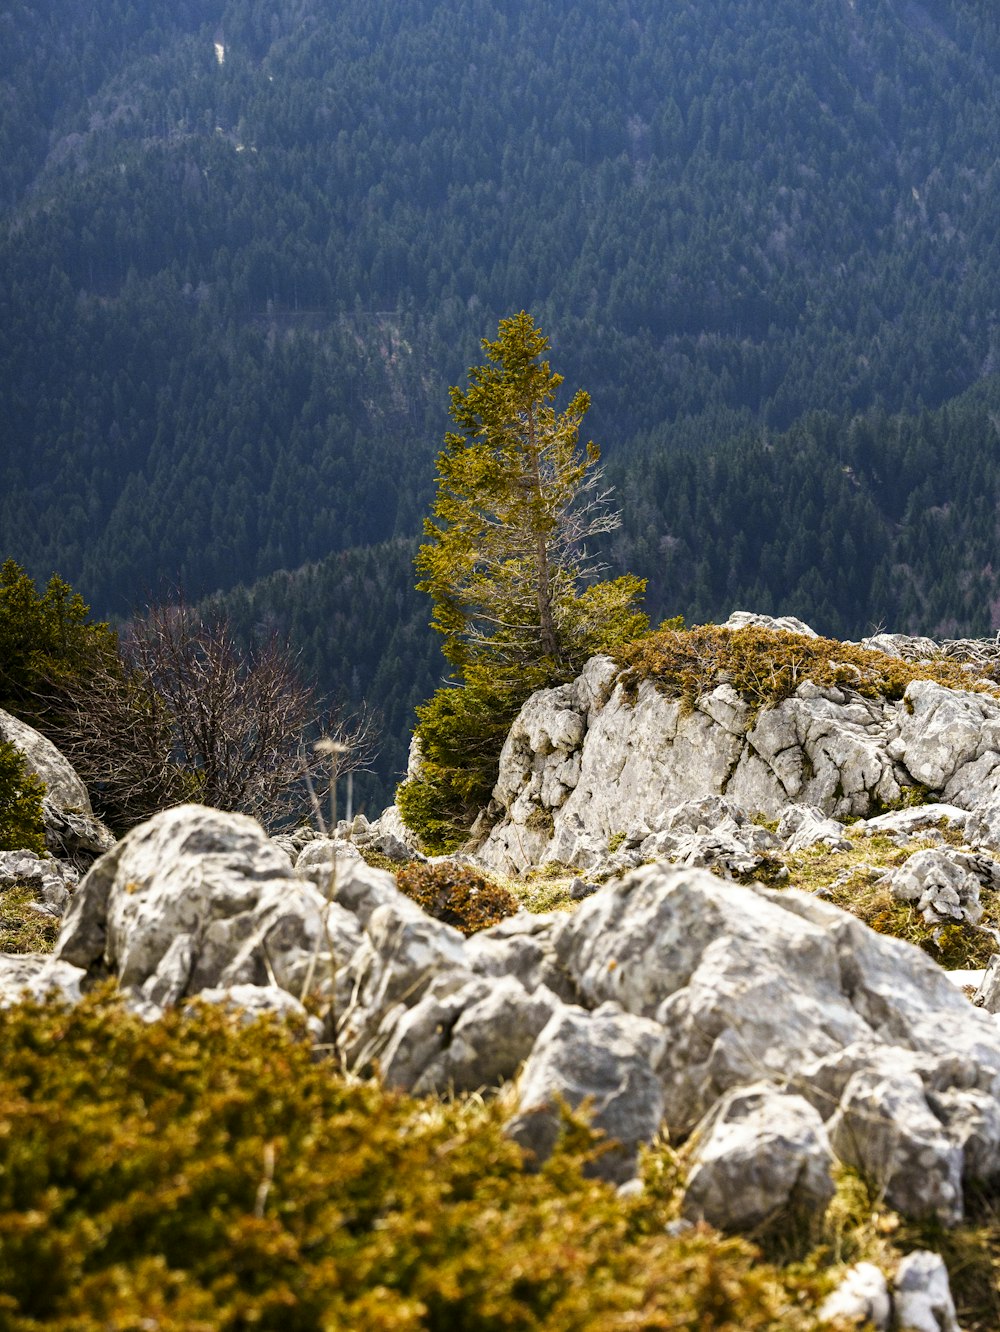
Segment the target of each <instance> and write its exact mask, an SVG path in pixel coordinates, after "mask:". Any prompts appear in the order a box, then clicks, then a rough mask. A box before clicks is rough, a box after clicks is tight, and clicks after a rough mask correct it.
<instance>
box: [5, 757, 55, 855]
mask: <svg viewBox="0 0 1000 1332" xmlns="http://www.w3.org/2000/svg"><path fill="white" fill-rule="evenodd" d="M44 795H45V783H44V782H43V781H42V780H41V778H39V777H36V776H35V774H34V773H31V772H28V769H27V764H26V763H25V760H24V755H23V754H22V753H21V751H20V750H19V749H17V748H16V747H15V746H14V745H12V744H8V743H7V741H6V740H0V851H20V850H25V851H36V852H39V853H41V852H43V851H44V850H45V826H44V823H43V820H42V797H43V796H44Z"/></svg>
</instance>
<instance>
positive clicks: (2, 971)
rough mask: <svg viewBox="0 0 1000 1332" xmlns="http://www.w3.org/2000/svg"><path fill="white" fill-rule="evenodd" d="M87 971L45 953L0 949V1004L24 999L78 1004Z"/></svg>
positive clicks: (4, 1006)
mask: <svg viewBox="0 0 1000 1332" xmlns="http://www.w3.org/2000/svg"><path fill="white" fill-rule="evenodd" d="M85 979H86V973H85V972H83V971H82V970H81V969H80V968H79V967H74V966H71V965H70V964H69V963H68V962H59V961H56V960H55V959H53V957H52V956H51V954H48V953H0V1008H7V1007H8V1006H9V1005H10V1004H17V1003H21V1002H22V1001H23V1000H25V999H30V1000H33V1001H34V1002H35V1003H42V1002H44V1001H45V1000H53V999H54V1000H57V1001H59V1002H61V1003H66V1004H77V1003H79V1002H80V998H81V996H82V994H83V982H84V981H85Z"/></svg>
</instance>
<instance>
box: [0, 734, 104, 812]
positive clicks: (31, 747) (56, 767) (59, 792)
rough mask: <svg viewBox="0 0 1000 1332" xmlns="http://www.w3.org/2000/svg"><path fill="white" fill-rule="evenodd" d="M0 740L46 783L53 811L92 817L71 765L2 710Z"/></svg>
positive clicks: (41, 737)
mask: <svg viewBox="0 0 1000 1332" xmlns="http://www.w3.org/2000/svg"><path fill="white" fill-rule="evenodd" d="M0 739H2V740H6V741H7V743H8V744H11V745H13V746H14V748H15V749H18V750H20V752H21V753H22V754H23V755H24V758H25V762H26V764H27V767H28V771H29V772H33V773H34V774H35V776H36V777H40V778H41V779H42V781H43V782H44V783H45V791H46V794H47V796H48V798H49V799H50V800H51V801H52V804H53V805H54V806H55V808H56V809H60V810H74V811H75V812H77V813H79V814H88V815H91V816H93V813H94V811H93V809H92V808H91V805H90V796H89V795H88V794H87V788H86V787H85V786H84V784H83V782H82V781H81V780H80V778H79V777H78V776H77V774H76V770H75V769H74V767H73V765H72V764H71V763H70V762H69V760H68V759H66V758H64V757H63V755H62V754H60V752H59V750H58V749H56V747H55V745H54V744H53V743H52V741H51V740H48V739H47V738H46V737H45V736H44V735H42V734H41V732H40V731H36V730H35V728H34V727H33V726H29V725H28V723H27V722H23V721H21V720H20V719H19V718H18V717H14V716H12V715H11V714H10V713H9V712H5V711H4V710H3V709H2V708H0Z"/></svg>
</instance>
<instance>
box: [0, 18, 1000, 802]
mask: <svg viewBox="0 0 1000 1332" xmlns="http://www.w3.org/2000/svg"><path fill="white" fill-rule="evenodd" d="M998 142H1000V13H998V11H997V9H996V7H995V6H993V5H987V4H985V3H983V2H982V0H815V3H812V4H809V5H803V4H802V3H801V0H767V3H765V2H764V0H699V3H697V4H694V3H687V2H685V0H676V2H673V0H672V2H671V3H669V4H663V3H657V2H656V0H577V3H575V4H569V3H567V0H547V2H546V3H542V0H499V2H498V0H489V3H487V0H462V2H461V3H459V2H458V0H411V3H409V4H407V5H405V6H402V5H392V6H390V5H387V4H378V3H372V2H371V0H339V3H338V4H337V5H335V6H334V5H329V4H324V3H321V0H270V3H269V4H267V5H265V4H264V3H262V0H219V3H217V4H208V5H206V4H204V3H198V4H195V3H193V0H171V3H169V4H168V3H167V0H103V3H102V4H100V5H87V4H82V3H78V0H32V3H31V4H28V3H27V2H26V0H11V3H10V4H8V5H7V6H5V7H4V9H3V11H2V12H0V430H2V436H0V555H2V556H12V557H13V558H14V559H16V560H18V561H19V562H20V563H22V564H23V565H24V566H25V567H26V568H27V569H28V570H29V571H30V572H31V573H32V574H33V575H34V576H36V577H38V578H42V579H44V578H47V577H48V575H49V574H50V573H51V572H52V571H53V570H58V571H59V572H60V573H61V574H62V575H63V576H64V577H66V578H67V579H68V580H69V581H70V582H71V583H72V584H73V586H74V587H75V588H78V589H79V590H80V591H81V592H82V593H83V595H84V596H85V597H86V599H87V600H88V601H89V602H90V603H91V605H92V606H93V608H94V610H95V611H96V612H97V613H98V614H101V615H106V614H111V615H124V614H127V613H128V611H129V609H130V608H131V607H133V606H135V605H137V604H141V603H142V602H144V601H146V600H148V599H149V598H150V597H155V596H159V595H162V594H164V593H165V592H167V591H169V590H170V589H171V588H176V587H180V588H182V589H183V591H184V594H185V596H186V597H187V598H188V599H198V598H202V597H206V596H209V595H212V594H216V593H222V594H225V600H226V603H227V605H228V607H229V609H230V612H231V614H232V616H233V618H234V620H235V621H236V622H237V623H238V624H239V625H241V626H242V628H243V629H244V631H245V632H246V633H248V634H249V633H251V632H260V631H261V629H262V628H267V627H273V628H278V629H279V630H280V631H281V632H286V633H288V634H289V635H290V636H291V640H292V642H293V643H294V644H295V645H296V646H297V647H298V648H299V650H300V651H301V654H302V656H301V661H302V666H303V669H304V670H306V671H308V672H314V673H316V675H317V676H318V678H319V679H320V681H321V683H322V685H323V686H324V688H326V689H327V690H329V691H330V692H331V693H332V694H334V695H336V696H339V697H341V698H343V699H345V700H357V699H359V698H361V697H367V699H368V700H369V701H370V703H371V704H373V705H374V706H376V707H378V708H380V709H381V711H382V712H383V714H384V719H385V733H386V744H385V747H384V751H383V760H382V765H381V779H382V783H383V785H382V788H381V790H382V791H384V790H385V789H386V786H387V783H388V781H389V780H390V778H391V774H392V773H393V772H395V771H397V770H398V768H399V766H400V764H401V762H402V755H403V750H404V742H405V736H406V735H407V734H408V732H409V729H410V726H411V722H412V715H411V708H412V705H413V703H414V702H416V701H419V700H420V699H422V698H425V697H426V696H427V695H428V694H429V692H430V691H431V689H432V688H433V687H434V685H435V684H436V683H437V682H438V680H439V678H440V676H441V675H442V674H443V664H442V663H441V661H440V658H439V656H437V655H436V653H437V648H436V644H435V643H434V642H433V641H431V639H430V635H429V632H428V630H427V628H426V622H427V619H428V618H429V608H428V607H427V606H424V605H422V604H421V601H422V599H421V598H420V597H419V596H418V595H417V594H416V593H414V592H413V590H412V582H413V574H412V568H411V565H410V560H411V558H412V552H413V549H414V548H415V542H416V539H417V537H418V534H419V531H420V522H421V518H422V516H423V514H424V513H425V512H426V510H427V507H428V504H429V501H430V497H431V494H432V491H433V481H434V457H435V454H436V452H437V450H438V448H439V447H440V442H441V437H442V434H443V431H444V429H445V428H446V411H447V401H448V395H447V389H448V386H449V385H451V384H454V383H459V382H461V379H462V376H463V374H464V371H465V369H466V367H467V366H469V365H470V364H472V363H474V362H476V361H477V360H478V359H479V345H478V344H479V339H480V338H481V337H483V336H492V335H493V334H494V333H495V330H496V324H497V320H498V318H499V317H501V316H503V315H506V314H509V313H511V312H514V311H517V310H520V309H528V310H530V311H531V312H532V313H533V314H534V315H535V317H536V319H537V321H538V323H539V324H540V325H541V327H542V328H543V329H544V330H545V332H546V333H548V334H549V336H550V337H551V339H552V343H553V354H552V360H553V364H554V366H555V368H556V369H558V370H560V371H561V372H562V373H563V374H565V376H566V387H567V389H570V390H572V389H575V388H577V387H583V388H586V389H587V390H588V391H589V393H590V394H591V396H592V399H593V404H594V405H593V410H592V412H591V415H590V418H589V419H588V426H589V431H590V433H591V434H592V435H593V436H594V438H595V439H597V440H598V442H599V443H600V444H601V446H602V449H603V451H604V456H605V459H606V461H607V464H608V471H609V475H610V476H611V478H612V479H613V480H614V481H615V483H616V485H617V487H618V495H619V500H620V502H621V506H622V510H623V514H624V526H623V528H622V529H621V531H620V532H619V533H618V534H616V536H615V538H614V540H613V542H612V543H611V545H610V546H609V549H608V552H607V554H608V557H609V559H610V561H611V563H612V565H613V567H615V568H616V569H617V568H629V569H631V570H633V571H634V572H635V573H637V574H640V575H643V576H645V577H647V578H648V579H649V581H650V586H649V608H650V611H651V614H652V615H653V617H654V619H655V618H656V617H657V616H660V615H663V614H676V613H682V614H684V615H685V616H686V617H687V618H688V620H689V621H695V620H704V619H712V618H718V617H720V616H722V617H724V616H725V615H727V614H728V613H729V611H730V610H732V609H733V608H734V607H736V606H744V607H750V608H754V609H760V610H765V611H786V612H792V613H795V614H797V615H800V616H801V617H803V618H804V619H806V620H809V621H810V622H811V623H813V624H814V625H815V626H816V628H817V629H820V630H822V631H824V632H827V633H832V634H843V635H853V636H858V635H860V634H863V633H865V632H867V631H868V630H869V629H871V628H872V627H873V626H875V625H878V624H884V625H886V626H887V627H890V628H893V629H909V630H913V631H922V632H931V633H934V632H945V633H956V632H975V633H985V632H992V631H993V630H995V629H996V628H998V627H1000V560H998V558H997V556H996V545H997V535H998V532H997V488H998V486H1000V463H998V449H997V435H998V424H997V423H998V422H1000V379H998V376H1000V348H998V332H997V318H998V315H997V311H998V299H997V289H998V288H997V283H998V275H1000V226H998V222H997V219H998V217H1000V207H998V205H1000V159H998V158H997V151H996V145H997V143H998ZM372 798H373V799H374V798H375V796H374V794H373V797H372Z"/></svg>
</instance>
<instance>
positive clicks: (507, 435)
mask: <svg viewBox="0 0 1000 1332" xmlns="http://www.w3.org/2000/svg"><path fill="white" fill-rule="evenodd" d="M482 345H483V350H484V351H485V352H486V353H487V355H488V357H489V360H488V361H487V363H486V364H485V365H480V366H473V367H472V369H470V371H469V384H470V386H469V388H468V389H467V390H464V391H463V390H462V389H459V388H453V389H452V390H451V414H452V417H453V418H454V420H455V422H456V424H457V425H459V426H460V427H461V430H460V431H452V432H450V433H448V434H447V435H446V436H445V447H444V449H443V451H442V452H441V453H440V454H439V455H438V460H437V467H438V489H437V498H436V500H435V503H434V517H433V518H432V519H428V520H427V522H426V523H425V524H424V533H425V535H426V537H427V541H426V542H425V544H424V545H422V546H421V547H420V550H419V551H418V553H417V560H416V565H417V569H418V570H419V571H420V573H421V574H422V575H423V579H422V581H421V582H419V583H418V584H417V586H418V588H419V590H420V591H422V592H426V593H428V594H429V595H430V596H431V598H432V599H433V602H434V618H433V620H432V626H433V628H435V629H437V630H438V632H439V633H441V634H442V636H443V638H444V642H443V645H442V651H443V652H444V655H445V657H446V659H447V660H448V661H449V662H451V664H452V666H454V667H455V668H456V669H457V670H458V672H459V673H460V674H463V675H464V674H465V673H466V672H468V670H469V669H470V667H474V666H476V665H477V664H483V665H485V664H487V663H488V664H489V667H490V670H491V672H492V673H493V675H494V677H496V676H499V677H500V678H501V680H502V682H503V683H505V684H507V685H508V687H511V688H517V687H519V680H518V677H519V675H520V673H521V672H522V671H524V669H525V668H526V667H527V668H529V669H531V670H533V671H538V670H541V671H542V672H543V673H548V674H552V675H555V676H559V675H563V674H565V673H566V672H567V671H571V670H572V669H573V668H574V665H575V666H578V665H579V664H580V662H581V660H582V659H585V657H586V654H587V648H588V645H590V644H592V643H593V642H594V641H595V640H597V639H599V637H600V634H601V630H602V628H603V627H604V626H606V625H607V624H608V623H609V622H610V623H611V624H618V623H619V622H620V621H622V620H627V621H629V623H637V622H641V624H642V625H643V627H644V626H645V623H646V622H645V618H644V617H643V616H641V614H640V613H639V612H638V610H637V608H636V604H635V603H636V599H637V597H638V596H640V595H641V593H642V591H643V589H644V587H645V584H644V583H643V582H642V581H641V580H639V579H636V578H620V579H616V580H614V581H613V582H607V583H603V584H601V586H600V589H599V590H597V589H593V588H591V589H590V592H589V596H588V595H586V594H584V595H581V591H582V584H583V583H584V582H586V581H587V580H588V579H592V578H594V577H595V576H596V572H597V568H596V566H595V565H594V562H593V560H592V559H590V558H589V557H588V555H587V550H586V542H587V541H588V540H590V539H592V538H594V537H595V536H597V535H598V534H600V533H603V532H608V531H610V530H613V529H614V528H615V527H617V526H618V524H619V519H618V517H617V515H616V514H614V513H613V512H611V511H610V510H609V509H608V506H607V500H606V497H605V496H604V495H603V494H602V493H601V492H600V491H599V490H597V485H598V483H599V481H600V472H599V470H598V469H597V463H598V459H599V457H600V451H599V450H598V448H597V445H596V444H594V443H593V442H592V441H591V442H590V443H588V444H587V445H586V446H585V447H584V448H582V449H581V448H580V446H579V434H580V426H581V424H582V422H583V418H584V416H585V415H586V413H587V411H588V410H589V407H590V399H589V398H588V396H587V394H586V393H584V392H583V391H582V390H579V391H578V392H577V393H576V394H574V396H573V398H572V400H571V401H570V403H569V405H568V406H567V407H566V409H565V410H564V411H562V412H560V413H557V412H556V410H555V408H554V407H553V406H552V403H553V400H554V398H555V395H556V391H557V389H558V388H559V386H560V384H561V383H562V376H561V375H557V374H554V373H553V372H552V370H551V369H550V367H549V363H548V361H546V360H544V359H543V357H544V355H545V353H546V351H547V350H548V347H549V341H548V338H546V337H545V336H544V335H543V334H542V332H541V330H540V329H538V328H536V326H535V323H534V320H533V319H532V318H531V316H530V315H528V314H526V313H524V311H522V312H521V313H520V314H519V315H515V316H513V317H512V318H509V319H501V321H500V326H499V330H498V334H497V339H496V341H495V342H491V341H490V340H489V339H487V338H484V339H483V344H482ZM584 597H586V599H584ZM623 631H624V632H627V630H625V629H624V627H623ZM581 654H583V657H581Z"/></svg>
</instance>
